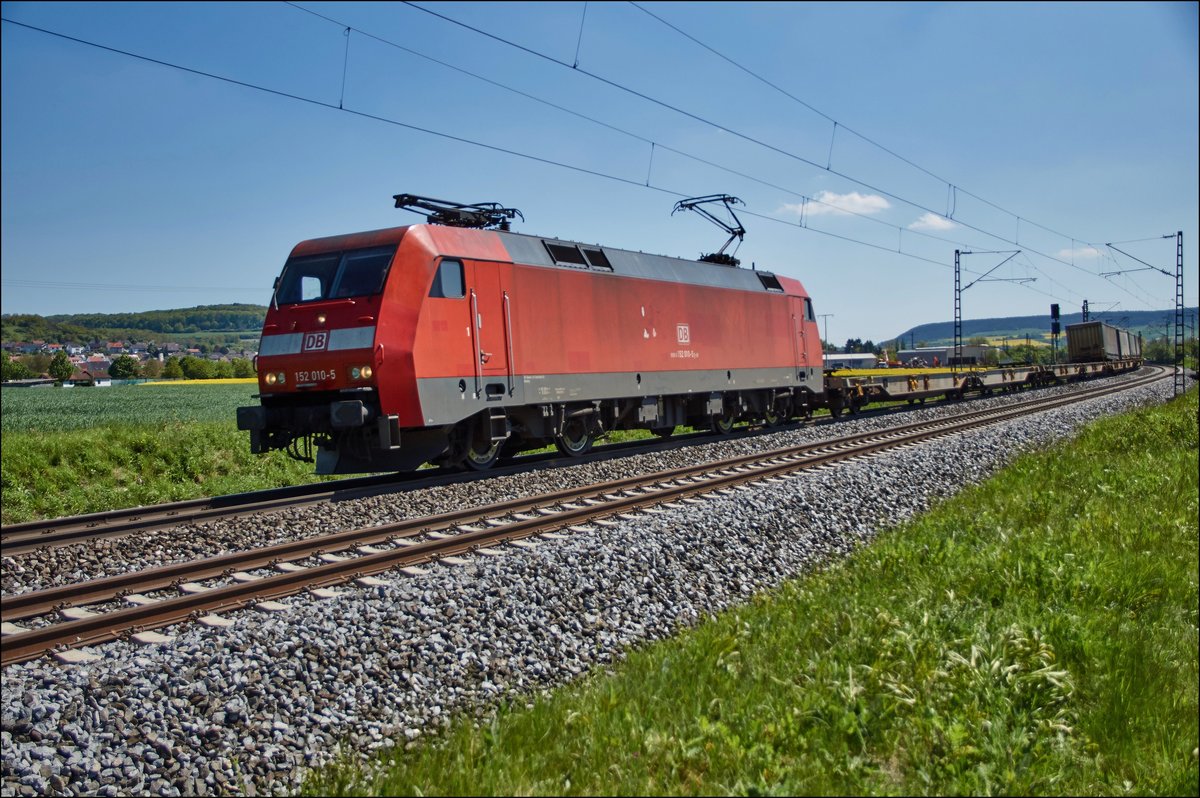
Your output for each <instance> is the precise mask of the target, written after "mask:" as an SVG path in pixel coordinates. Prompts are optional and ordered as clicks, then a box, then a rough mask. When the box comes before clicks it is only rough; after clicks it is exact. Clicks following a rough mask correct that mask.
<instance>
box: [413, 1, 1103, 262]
mask: <svg viewBox="0 0 1200 798" xmlns="http://www.w3.org/2000/svg"><path fill="white" fill-rule="evenodd" d="M402 2H403V3H404V5H407V6H409V7H411V8H414V9H416V10H418V11H421V12H423V13H426V14H429V15H431V16H434V17H437V18H438V19H441V20H444V21H445V22H448V23H450V24H452V25H456V26H458V27H461V28H464V29H466V30H469V31H471V32H473V33H476V34H478V35H480V36H484V37H486V38H489V39H492V40H493V41H496V42H499V43H501V44H504V45H506V46H509V47H513V48H515V49H518V50H520V51H522V52H525V53H528V54H530V55H533V56H535V57H537V58H540V59H543V60H546V61H549V62H550V63H553V64H556V65H558V66H561V67H565V68H567V69H570V70H572V71H574V72H576V73H578V74H581V75H587V76H588V77H590V78H592V79H594V80H597V81H599V82H601V83H604V84H605V85H608V86H611V87H612V88H615V89H618V90H620V91H623V92H626V93H628V94H631V95H633V96H635V97H638V98H640V99H643V100H646V101H647V102H650V103H653V104H655V105H658V106H660V107H662V108H666V109H668V110H670V111H673V112H675V113H678V114H681V115H683V116H686V117H688V118H690V119H693V120H695V121H697V122H700V123H702V124H705V125H709V126H711V127H713V128H716V129H718V130H721V131H724V132H726V133H728V134H730V135H732V136H736V137H737V138H740V139H743V140H744V141H748V142H750V143H752V144H756V145H758V146H760V147H763V148H765V149H768V150H770V151H772V152H775V153H778V154H780V155H783V156H785V157H788V158H791V159H793V160H796V161H799V162H801V163H804V164H807V165H809V166H812V167H814V168H816V169H819V170H821V171H824V172H828V173H829V174H832V175H836V176H837V177H840V178H842V179H844V180H848V181H850V182H852V183H855V184H857V185H859V186H862V187H863V188H867V189H870V190H871V191H875V192H878V193H879V194H881V195H883V196H885V197H889V198H891V199H894V200H896V201H897V202H902V203H904V204H905V205H909V206H911V207H913V208H917V209H919V210H923V211H925V212H927V213H932V214H935V215H938V216H941V215H942V214H940V213H938V212H937V211H935V210H934V209H932V208H930V207H927V206H925V205H923V204H921V203H919V202H916V201H914V200H910V199H906V198H904V197H901V196H899V195H898V194H895V193H892V192H890V191H887V190H885V189H883V188H880V187H878V186H875V185H873V184H871V183H868V182H866V181H864V180H862V179H860V178H857V177H854V176H852V175H849V174H845V173H843V172H841V171H838V170H836V169H830V168H826V167H825V166H822V165H821V164H819V163H816V162H815V161H812V160H810V159H808V158H805V157H803V156H801V155H797V154H795V153H792V152H789V151H787V150H784V149H782V148H780V147H776V146H775V145H773V144H768V143H767V142H764V141H761V140H759V139H756V138H754V137H753V136H749V135H747V134H745V133H742V132H740V131H737V130H734V129H732V128H730V127H728V126H726V125H722V124H720V123H719V122H714V121H712V120H709V119H706V118H704V117H702V116H699V115H698V114H694V113H692V112H690V111H687V110H684V109H682V108H678V107H676V106H674V105H671V104H670V103H668V102H665V101H663V100H659V99H657V98H654V97H651V96H649V95H647V94H645V93H643V92H640V91H638V90H636V89H633V88H630V87H628V86H625V85H623V84H621V83H618V82H616V81H614V80H611V79H609V78H606V77H604V76H602V75H598V74H596V73H594V72H590V71H588V70H586V69H580V68H578V67H575V66H572V65H571V64H568V63H567V62H565V61H562V60H560V59H558V58H555V57H553V56H551V55H547V54H545V53H542V52H539V51H537V50H534V49H532V48H530V47H526V46H524V45H522V44H518V43H516V42H513V41H511V40H509V39H505V38H504V37H502V36H497V35H496V34H494V33H490V32H488V31H485V30H482V29H480V28H477V27H475V26H473V25H469V24H467V23H465V22H462V21H461V20H457V19H454V18H453V17H449V16H446V15H445V14H441V13H439V12H437V11H434V10H432V9H429V8H425V7H423V6H420V5H418V4H416V3H414V2H412V0H402ZM938 180H939V181H940V180H941V178H938ZM952 188H953V189H955V191H957V186H953V185H952ZM963 193H964V194H969V192H965V191H964V192H963ZM971 196H974V195H971ZM976 199H980V201H982V202H985V203H987V204H988V205H991V206H992V207H996V208H997V209H998V210H1001V211H1003V212H1004V213H1007V214H1009V215H1012V216H1015V214H1012V213H1011V212H1010V211H1006V210H1004V209H1003V208H999V206H996V205H995V204H994V203H991V202H989V201H987V200H983V199H982V198H979V197H976ZM955 221H956V222H957V223H958V224H960V225H962V226H963V227H967V228H969V229H972V230H975V231H976V232H979V233H983V234H984V235H988V236H991V237H992V238H995V239H997V240H1000V241H1004V242H1007V243H1010V244H1017V245H1019V246H1023V248H1024V249H1025V250H1027V251H1029V252H1032V253H1034V254H1036V255H1039V256H1041V257H1044V258H1046V259H1047V260H1051V261H1055V262H1057V263H1061V264H1062V265H1064V266H1068V267H1070V268H1072V269H1076V270H1078V271H1080V272H1082V273H1084V274H1087V275H1088V276H1090V277H1095V276H1096V275H1095V274H1094V273H1092V272H1089V271H1087V270H1086V269H1083V268H1082V267H1079V266H1076V265H1075V264H1073V263H1071V262H1069V261H1065V260H1062V259H1061V258H1057V257H1055V256H1053V255H1050V254H1048V253H1045V252H1042V251H1040V250H1037V249H1034V248H1033V247H1030V246H1028V245H1020V244H1019V242H1018V241H1016V240H1014V239H1011V238H1007V237H1005V235H1004V234H1000V233H994V232H991V231H989V230H985V229H983V228H981V227H978V226H976V225H973V224H970V223H968V222H964V221H962V220H961V219H956V220H955ZM1037 226H1038V227H1042V226H1041V225H1037ZM1043 229H1047V230H1048V231H1049V232H1054V234H1055V235H1058V236H1061V237H1062V238H1064V239H1068V238H1070V236H1066V235H1063V234H1062V233H1057V232H1055V231H1052V230H1049V228H1043Z"/></svg>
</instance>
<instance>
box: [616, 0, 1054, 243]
mask: <svg viewBox="0 0 1200 798" xmlns="http://www.w3.org/2000/svg"><path fill="white" fill-rule="evenodd" d="M628 2H629V4H630V5H631V6H633V7H634V8H636V9H638V10H639V11H641V12H643V13H645V14H647V15H649V16H651V17H653V18H654V19H656V20H658V21H659V22H661V23H662V24H663V25H665V26H667V27H668V28H670V29H671V30H673V31H675V32H676V33H678V34H679V35H680V36H683V37H684V38H686V39H688V40H690V41H692V42H694V43H695V44H697V45H699V46H700V47H703V48H704V49H705V50H708V51H709V52H710V53H712V54H713V55H715V56H717V57H718V58H720V59H721V60H723V61H725V62H727V63H729V64H731V65H732V66H734V67H736V68H738V69H740V70H741V71H742V72H745V73H746V74H747V75H749V76H751V77H752V78H754V79H755V80H758V81H759V82H761V83H764V84H765V85H767V86H770V87H771V88H772V89H774V90H775V91H777V92H779V93H780V94H782V95H784V96H785V97H787V98H789V99H791V100H794V101H795V102H797V103H799V104H800V105H802V106H804V107H805V108H807V109H808V110H810V111H812V112H813V113H815V114H817V115H818V116H820V117H822V118H824V119H826V120H828V121H829V122H832V123H833V130H834V135H836V134H837V129H838V127H841V128H842V129H843V130H845V131H846V132H848V133H851V134H852V135H854V136H857V137H858V138H860V139H862V140H863V141H865V142H867V143H868V144H870V145H871V146H873V147H875V148H877V149H879V150H881V151H883V152H886V153H887V154H888V155H890V156H892V157H893V158H896V159H897V160H899V161H903V162H904V163H906V164H908V165H909V166H911V167H913V168H914V169H916V170H918V171H919V172H922V173H924V174H926V175H928V176H929V177H932V178H933V179H934V180H937V181H938V182H939V183H945V184H946V185H947V186H949V187H950V188H952V189H954V190H955V191H962V193H964V194H966V195H967V196H969V197H971V198H972V199H976V200H979V201H980V202H982V203H985V204H986V205H988V206H990V207H992V208H995V209H996V210H998V211H1000V212H1002V213H1007V214H1009V215H1010V216H1014V217H1016V218H1018V219H1021V218H1022V217H1021V216H1019V215H1018V214H1016V213H1014V212H1013V211H1009V210H1006V209H1004V208H1002V207H1000V206H999V205H997V204H996V203H994V202H991V201H990V200H987V199H984V198H983V197H981V196H979V195H978V194H975V193H973V192H970V191H967V190H966V189H964V188H963V187H962V186H959V185H956V184H954V183H952V182H951V181H950V180H947V179H946V178H944V177H941V176H939V175H937V174H935V173H933V172H931V171H930V170H929V169H926V168H925V167H924V166H921V165H920V164H919V163H917V162H916V161H913V160H911V159H909V158H906V157H905V156H903V155H901V154H900V153H898V152H896V151H895V150H892V149H891V148H890V147H886V146H884V145H883V144H880V143H879V142H878V141H875V140H874V139H872V138H871V137H869V136H867V135H865V134H863V133H860V132H859V131H857V130H855V129H854V128H852V127H850V126H849V125H847V124H846V123H845V122H839V121H838V120H837V119H835V118H833V117H832V116H830V115H829V114H827V113H825V112H824V111H822V110H820V109H819V108H817V107H816V106H814V105H812V104H810V103H808V102H805V101H804V100H802V99H800V98H799V97H797V96H795V95H794V94H792V93H791V92H789V91H787V90H786V89H784V88H782V87H780V86H778V85H776V84H775V83H773V82H771V81H770V80H767V79H766V78H764V77H763V76H762V75H760V74H758V73H757V72H755V71H754V70H752V69H750V68H748V67H746V66H743V65H742V64H740V63H738V62H737V61H734V60H733V59H732V58H730V57H729V56H727V55H725V54H724V53H722V52H720V51H718V50H717V49H715V48H713V47H711V46H709V45H708V44H705V43H704V42H702V41H700V40H699V39H697V38H696V37H695V36H692V35H691V34H690V33H687V32H686V31H684V30H682V29H681V28H679V27H677V26H675V25H673V24H671V23H670V22H668V21H667V20H665V19H663V18H662V17H660V16H658V15H657V14H655V13H653V12H651V11H649V10H647V9H646V8H644V7H643V6H640V5H638V4H637V3H635V2H633V0H628ZM829 150H830V162H831V163H832V153H833V141H832V139H831V140H830V145H829ZM947 218H949V217H947ZM1025 221H1026V222H1029V223H1030V224H1032V225H1034V226H1036V227H1039V228H1041V229H1042V230H1045V231H1046V232H1048V233H1053V234H1054V235H1057V236H1061V237H1063V238H1070V236H1068V235H1066V234H1064V233H1060V232H1058V231H1057V230H1053V229H1051V228H1049V227H1046V226H1044V225H1041V224H1038V223H1037V222H1034V221H1032V220H1030V219H1025Z"/></svg>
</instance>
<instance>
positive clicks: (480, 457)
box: [462, 441, 502, 471]
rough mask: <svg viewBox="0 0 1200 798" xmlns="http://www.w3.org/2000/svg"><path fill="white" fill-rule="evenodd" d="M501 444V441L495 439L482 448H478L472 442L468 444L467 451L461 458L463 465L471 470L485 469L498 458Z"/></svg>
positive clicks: (492, 464)
mask: <svg viewBox="0 0 1200 798" xmlns="http://www.w3.org/2000/svg"><path fill="white" fill-rule="evenodd" d="M501 444H502V442H501V441H495V442H493V443H492V444H491V445H490V446H488V447H486V448H483V449H480V448H478V447H477V446H476V445H474V444H472V445H471V446H468V447H467V453H466V455H464V456H463V459H462V463H463V465H465V466H466V467H467V468H468V469H470V470H471V471H487V470H488V469H489V468H491V467H492V466H494V465H495V464H496V461H497V460H499V459H500V447H501Z"/></svg>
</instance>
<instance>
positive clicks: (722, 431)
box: [712, 414, 733, 435]
mask: <svg viewBox="0 0 1200 798" xmlns="http://www.w3.org/2000/svg"><path fill="white" fill-rule="evenodd" d="M712 430H713V432H715V433H717V434H718V435H728V434H729V433H731V432H733V416H731V415H728V414H722V415H719V416H713V418H712Z"/></svg>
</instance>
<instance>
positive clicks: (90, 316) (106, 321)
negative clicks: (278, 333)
mask: <svg viewBox="0 0 1200 798" xmlns="http://www.w3.org/2000/svg"><path fill="white" fill-rule="evenodd" d="M266 314H267V309H266V307H265V306H262V305H244V304H235V305H201V306H199V307H194V308H186V309H180V310H152V311H146V312H144V313H76V314H70V315H62V316H38V315H36V314H12V313H6V314H4V315H3V316H2V317H0V339H2V340H4V341H33V340H41V341H49V342H54V343H68V342H84V341H88V340H91V339H94V338H109V339H111V338H136V337H145V336H146V335H148V334H155V335H181V334H182V335H186V334H194V333H214V332H258V331H259V330H261V329H262V325H263V320H264V319H265V318H266Z"/></svg>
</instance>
